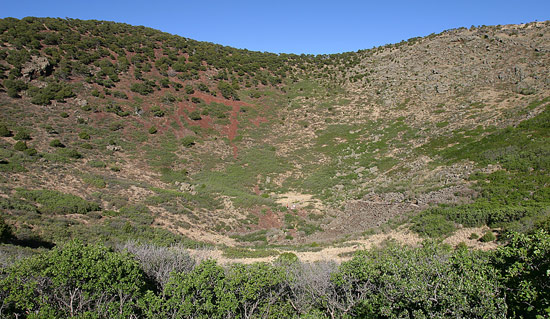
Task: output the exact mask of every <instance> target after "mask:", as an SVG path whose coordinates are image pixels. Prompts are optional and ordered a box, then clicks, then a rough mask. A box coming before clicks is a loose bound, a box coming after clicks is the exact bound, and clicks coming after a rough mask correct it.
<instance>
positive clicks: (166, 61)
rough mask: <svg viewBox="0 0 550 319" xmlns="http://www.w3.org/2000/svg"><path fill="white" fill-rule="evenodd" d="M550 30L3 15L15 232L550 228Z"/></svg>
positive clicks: (4, 117) (2, 94) (241, 235)
mask: <svg viewBox="0 0 550 319" xmlns="http://www.w3.org/2000/svg"><path fill="white" fill-rule="evenodd" d="M549 30H550V23H548V22H534V23H529V24H525V25H507V26H483V27H478V28H471V29H464V28H462V29H456V30H449V31H445V32H443V33H441V34H433V35H430V36H428V37H424V38H413V39H409V40H408V41H403V42H401V43H398V44H390V45H386V46H383V47H378V48H373V49H369V50H362V51H358V52H348V53H342V54H335V55H319V56H309V55H301V56H298V55H287V54H281V55H277V54H269V53H260V52H252V51H247V50H238V49H234V48H229V47H224V46H220V45H216V44H211V43H205V42H198V41H194V40H191V39H186V38H182V37H179V36H173V35H169V34H166V33H162V32H160V31H156V30H152V29H148V28H144V27H133V26H129V25H125V24H119V23H112V22H104V21H80V20H73V19H67V20H64V19H49V18H44V19H42V18H25V19H22V20H17V19H10V18H8V19H3V20H0V78H1V80H2V88H1V91H0V103H1V108H0V112H1V120H0V121H1V123H0V125H1V126H0V133H1V135H2V137H0V143H1V144H0V146H1V147H0V152H1V153H0V161H1V162H0V176H1V177H0V183H1V185H0V196H1V198H0V208H1V210H0V214H1V216H2V218H3V219H4V220H5V223H6V224H8V225H10V226H9V227H10V229H11V233H13V235H12V236H11V238H12V239H11V240H20V241H26V242H44V243H56V242H60V241H63V240H66V239H67V238H73V237H78V238H81V239H83V240H85V241H86V240H98V239H99V240H101V241H105V242H111V243H117V242H125V241H127V240H130V239H137V240H142V241H153V242H157V243H173V242H182V241H184V242H187V243H188V244H189V245H197V244H200V245H203V244H205V243H206V244H221V245H226V246H229V247H231V246H251V245H253V246H257V247H264V248H265V247H270V246H273V245H292V246H296V245H305V247H306V248H307V249H316V246H318V245H319V243H323V242H331V241H333V240H336V239H342V238H345V237H347V236H361V235H365V234H368V233H372V232H376V231H377V230H376V229H377V227H380V226H384V225H387V222H388V221H389V222H390V225H396V224H400V223H405V225H404V226H402V227H404V228H406V229H410V230H413V231H415V232H416V233H418V234H420V235H422V236H431V237H447V236H451V235H452V234H453V232H455V231H456V229H457V228H463V227H479V226H485V227H486V226H489V227H491V228H492V229H494V230H496V229H498V230H499V231H501V232H504V231H505V230H506V229H515V230H522V231H529V230H531V229H533V228H537V227H547V226H544V225H548V224H550V223H549V222H548V221H549V219H548V218H549V217H548V214H549V212H550V209H549V207H550V204H549V198H550V196H548V195H549V194H548V191H547V189H548V187H547V186H548V183H549V182H550V181H549V176H548V164H547V163H549V162H550V161H547V160H546V159H549V154H550V150H549V149H548V146H547V145H550V144H548V138H549V132H548V129H549V128H548V119H549V116H548V113H549V112H550V111H549V102H550V98H549V97H550V75H549V74H548V69H549V65H550V39H549V38H550V32H549ZM540 225H542V226H540ZM472 242H475V240H473V241H472ZM232 252H233V253H234V254H237V255H238V254H243V252H244V250H238V249H237V250H235V249H234V250H232ZM267 253H268V254H269V251H268V252H267Z"/></svg>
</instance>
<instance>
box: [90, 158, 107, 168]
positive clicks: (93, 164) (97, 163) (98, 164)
mask: <svg viewBox="0 0 550 319" xmlns="http://www.w3.org/2000/svg"><path fill="white" fill-rule="evenodd" d="M88 165H90V166H91V167H95V168H105V167H107V164H105V162H102V161H96V160H94V161H89V162H88Z"/></svg>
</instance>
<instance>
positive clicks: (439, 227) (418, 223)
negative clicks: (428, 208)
mask: <svg viewBox="0 0 550 319" xmlns="http://www.w3.org/2000/svg"><path fill="white" fill-rule="evenodd" d="M411 229H412V230H413V231H415V232H417V233H418V234H420V235H422V236H427V237H431V238H438V237H447V236H449V235H451V234H452V233H453V232H454V231H455V230H456V227H455V225H454V223H453V222H451V221H448V220H447V219H446V218H445V216H442V215H437V214H432V213H429V212H427V213H421V214H420V215H419V216H418V217H416V218H415V219H414V220H413V225H412V226H411Z"/></svg>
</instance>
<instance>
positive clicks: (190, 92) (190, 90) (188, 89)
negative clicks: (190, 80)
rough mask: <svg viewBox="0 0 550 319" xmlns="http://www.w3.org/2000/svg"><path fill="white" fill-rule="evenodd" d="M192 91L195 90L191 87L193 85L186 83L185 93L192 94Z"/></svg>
mask: <svg viewBox="0 0 550 319" xmlns="http://www.w3.org/2000/svg"><path fill="white" fill-rule="evenodd" d="M193 93H195V90H194V89H193V87H192V86H191V85H186V86H185V94H193Z"/></svg>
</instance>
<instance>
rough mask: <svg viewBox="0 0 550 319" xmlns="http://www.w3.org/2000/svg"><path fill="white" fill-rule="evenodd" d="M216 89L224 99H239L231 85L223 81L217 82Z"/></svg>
mask: <svg viewBox="0 0 550 319" xmlns="http://www.w3.org/2000/svg"><path fill="white" fill-rule="evenodd" d="M218 90H220V92H221V93H222V96H223V97H224V98H226V99H234V100H239V96H238V95H237V92H236V91H235V89H234V88H233V86H231V84H229V83H227V82H225V81H220V82H218Z"/></svg>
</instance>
